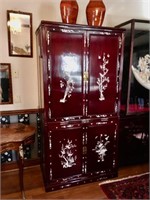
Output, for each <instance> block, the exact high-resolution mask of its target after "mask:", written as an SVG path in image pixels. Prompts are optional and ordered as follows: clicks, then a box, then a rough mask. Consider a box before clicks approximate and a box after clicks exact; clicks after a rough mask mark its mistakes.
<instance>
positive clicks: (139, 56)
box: [116, 19, 150, 114]
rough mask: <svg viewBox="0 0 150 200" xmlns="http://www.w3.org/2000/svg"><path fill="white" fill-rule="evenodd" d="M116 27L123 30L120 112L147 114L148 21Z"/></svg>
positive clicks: (149, 69)
mask: <svg viewBox="0 0 150 200" xmlns="http://www.w3.org/2000/svg"><path fill="white" fill-rule="evenodd" d="M116 27H121V28H125V29H126V32H125V48H124V66H123V79H122V98H121V111H122V112H126V113H127V114H134V113H141V112H143V113H144V112H149V90H150V53H149V34H150V29H149V27H150V21H148V20H139V19H132V20H129V21H127V22H124V23H122V24H120V25H117V26H116Z"/></svg>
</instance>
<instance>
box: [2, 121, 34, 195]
mask: <svg viewBox="0 0 150 200" xmlns="http://www.w3.org/2000/svg"><path fill="white" fill-rule="evenodd" d="M35 130H36V128H35V127H34V126H31V125H25V124H22V123H18V124H5V125H1V127H0V133H1V140H0V153H4V152H6V151H9V150H15V151H17V153H18V155H19V159H18V166H19V178H20V189H21V193H22V197H23V199H25V192H24V184H23V167H24V152H23V147H24V145H27V144H32V143H34V140H35Z"/></svg>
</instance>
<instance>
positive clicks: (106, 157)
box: [87, 122, 117, 174]
mask: <svg viewBox="0 0 150 200" xmlns="http://www.w3.org/2000/svg"><path fill="white" fill-rule="evenodd" d="M116 147H117V126H116V123H111V122H108V124H107V125H100V126H89V127H88V131H87V173H90V172H91V173H95V174H96V173H98V172H100V173H101V174H103V173H104V174H105V173H106V174H107V173H109V171H110V172H112V171H113V169H115V168H116V158H117V149H116Z"/></svg>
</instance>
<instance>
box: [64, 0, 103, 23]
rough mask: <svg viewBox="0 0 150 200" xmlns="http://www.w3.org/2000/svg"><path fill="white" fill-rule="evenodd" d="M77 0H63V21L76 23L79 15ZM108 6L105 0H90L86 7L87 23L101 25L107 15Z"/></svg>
mask: <svg viewBox="0 0 150 200" xmlns="http://www.w3.org/2000/svg"><path fill="white" fill-rule="evenodd" d="M78 10H79V7H78V3H77V1H76V0H61V2H60V12H61V18H62V22H63V23H68V24H76V20H77V16H78ZM105 11H106V7H105V4H104V3H103V0H89V3H88V5H87V7H86V18H87V23H88V25H90V26H101V25H102V23H103V20H104V17H105Z"/></svg>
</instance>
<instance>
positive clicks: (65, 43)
mask: <svg viewBox="0 0 150 200" xmlns="http://www.w3.org/2000/svg"><path fill="white" fill-rule="evenodd" d="M36 37H37V51H38V76H39V100H40V101H39V107H40V108H41V124H42V133H41V134H42V135H41V138H42V141H41V146H42V156H41V157H42V158H41V166H42V172H43V177H44V183H45V190H46V191H52V190H57V189H60V188H65V187H70V186H73V185H79V184H83V183H88V182H92V181H98V180H101V179H106V178H111V177H114V176H117V170H118V169H117V146H118V144H117V140H118V119H119V105H120V89H121V88H120V85H121V84H120V82H121V71H122V60H123V45H124V30H123V29H114V28H106V27H101V28H96V27H92V26H87V25H68V24H63V23H55V22H49V21H41V23H40V25H39V27H38V29H37V31H36Z"/></svg>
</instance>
